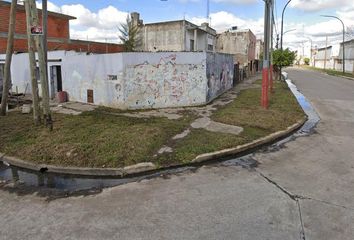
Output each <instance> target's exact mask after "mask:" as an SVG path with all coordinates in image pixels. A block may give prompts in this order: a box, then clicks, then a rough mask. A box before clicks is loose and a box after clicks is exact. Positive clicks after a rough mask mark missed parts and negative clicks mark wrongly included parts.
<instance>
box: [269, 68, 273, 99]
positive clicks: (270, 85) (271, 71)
mask: <svg viewBox="0 0 354 240" xmlns="http://www.w3.org/2000/svg"><path fill="white" fill-rule="evenodd" d="M269 87H270V92H272V91H273V64H270V69H269Z"/></svg>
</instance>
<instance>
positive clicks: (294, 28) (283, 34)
mask: <svg viewBox="0 0 354 240" xmlns="http://www.w3.org/2000/svg"><path fill="white" fill-rule="evenodd" d="M295 30H296V29H295V28H294V29H290V30H288V31H285V32H284V33H283V36H284V35H285V34H286V33H288V32H292V31H295Z"/></svg>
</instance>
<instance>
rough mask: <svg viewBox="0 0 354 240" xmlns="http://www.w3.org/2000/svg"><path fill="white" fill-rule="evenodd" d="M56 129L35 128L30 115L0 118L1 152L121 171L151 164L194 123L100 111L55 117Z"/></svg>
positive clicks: (39, 159)
mask: <svg viewBox="0 0 354 240" xmlns="http://www.w3.org/2000/svg"><path fill="white" fill-rule="evenodd" d="M54 119H55V122H54V130H53V132H48V131H47V130H46V129H44V128H43V127H35V126H33V124H32V119H31V116H30V115H22V114H20V113H17V112H13V113H10V114H9V115H8V116H6V117H1V118H0V131H1V137H2V140H1V142H0V151H1V152H4V153H6V154H8V155H12V156H18V157H21V158H24V159H26V160H30V161H32V162H36V163H46V164H54V165H61V166H80V167H122V166H127V165H132V164H136V163H139V162H144V161H149V160H150V158H151V156H152V155H153V154H155V152H156V151H158V149H159V148H160V147H161V146H162V145H163V144H164V143H165V142H167V141H168V140H169V139H170V138H171V137H172V136H174V135H176V134H178V133H180V132H181V131H183V129H185V128H186V127H187V126H189V124H190V123H191V121H192V120H193V119H194V117H192V116H185V117H184V118H182V119H178V121H173V120H168V119H167V118H157V117H156V118H149V119H147V118H131V117H124V116H113V115H110V114H104V113H102V112H100V111H92V112H86V113H84V114H81V115H79V116H69V115H62V114H55V115H54Z"/></svg>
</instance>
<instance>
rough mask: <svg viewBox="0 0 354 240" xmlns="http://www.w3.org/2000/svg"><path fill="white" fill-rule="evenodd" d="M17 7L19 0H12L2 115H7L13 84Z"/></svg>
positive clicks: (0, 111) (0, 112)
mask: <svg viewBox="0 0 354 240" xmlns="http://www.w3.org/2000/svg"><path fill="white" fill-rule="evenodd" d="M16 8H17V0H12V2H11V8H10V22H9V32H8V35H7V48H6V60H5V69H4V80H3V81H4V83H3V89H2V98H1V109H0V115H3V116H5V115H6V107H7V101H8V97H9V89H10V86H11V61H12V53H13V49H14V35H15V25H16Z"/></svg>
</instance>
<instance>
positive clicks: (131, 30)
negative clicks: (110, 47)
mask: <svg viewBox="0 0 354 240" xmlns="http://www.w3.org/2000/svg"><path fill="white" fill-rule="evenodd" d="M118 30H119V32H120V36H119V38H120V40H121V41H122V42H123V45H124V49H125V51H127V52H133V51H135V50H136V47H137V46H139V45H140V43H141V39H140V28H139V26H137V25H134V23H133V21H132V20H131V18H130V16H129V15H128V16H127V20H126V22H125V23H122V24H121V25H120V27H118Z"/></svg>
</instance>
